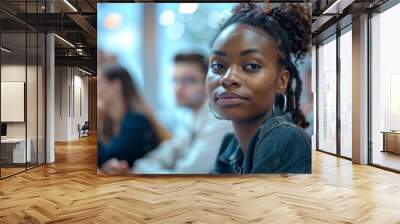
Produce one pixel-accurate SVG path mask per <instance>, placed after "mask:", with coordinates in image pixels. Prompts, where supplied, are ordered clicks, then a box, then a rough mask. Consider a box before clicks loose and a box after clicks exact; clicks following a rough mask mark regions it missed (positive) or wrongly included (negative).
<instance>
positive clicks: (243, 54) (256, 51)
mask: <svg viewBox="0 0 400 224" xmlns="http://www.w3.org/2000/svg"><path fill="white" fill-rule="evenodd" d="M254 53H258V54H261V51H260V50H258V49H255V48H251V49H247V50H244V51H242V52H240V56H245V55H246V54H254Z"/></svg>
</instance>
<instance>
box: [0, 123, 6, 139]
mask: <svg viewBox="0 0 400 224" xmlns="http://www.w3.org/2000/svg"><path fill="white" fill-rule="evenodd" d="M1 136H7V124H5V123H1Z"/></svg>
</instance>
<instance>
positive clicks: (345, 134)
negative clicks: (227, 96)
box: [339, 26, 353, 158]
mask: <svg viewBox="0 0 400 224" xmlns="http://www.w3.org/2000/svg"><path fill="white" fill-rule="evenodd" d="M339 52H340V155H341V156H344V157H347V158H351V157H352V148H351V146H352V96H353V94H352V74H353V71H352V33H351V26H349V27H347V28H346V29H345V30H343V32H342V34H341V36H340V50H339Z"/></svg>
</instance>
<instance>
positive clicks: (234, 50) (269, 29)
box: [207, 3, 311, 173]
mask: <svg viewBox="0 0 400 224" xmlns="http://www.w3.org/2000/svg"><path fill="white" fill-rule="evenodd" d="M310 41H311V13H310V11H309V9H308V7H307V5H306V4H280V5H279V6H278V7H275V8H270V7H269V6H268V5H267V4H252V3H241V4H239V5H237V6H236V7H235V8H234V9H233V15H232V16H231V17H230V18H229V19H227V20H226V21H225V23H224V24H223V25H222V27H221V29H220V31H219V33H218V34H217V36H216V37H215V39H214V40H213V41H212V43H211V55H210V63H209V65H210V69H209V72H208V76H207V88H208V93H209V98H210V110H211V112H213V113H214V115H215V116H216V117H217V118H220V119H226V120H231V121H232V124H233V127H234V134H230V135H227V136H226V137H225V139H224V141H223V143H222V146H221V149H220V152H219V157H218V158H217V162H216V167H215V170H214V171H215V173H310V172H311V139H310V137H309V136H308V135H307V134H306V133H305V132H304V130H303V129H304V128H306V127H307V126H308V125H309V123H308V122H307V121H306V120H305V116H304V114H303V112H302V111H301V109H300V103H299V101H300V95H301V92H302V81H301V79H300V77H299V72H298V70H297V68H296V66H295V63H294V62H298V61H301V60H302V59H304V57H305V56H306V55H307V54H308V52H309V49H310V47H311V45H310Z"/></svg>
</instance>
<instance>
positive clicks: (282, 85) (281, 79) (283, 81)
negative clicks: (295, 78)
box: [276, 69, 289, 93]
mask: <svg viewBox="0 0 400 224" xmlns="http://www.w3.org/2000/svg"><path fill="white" fill-rule="evenodd" d="M288 81H289V71H288V70H287V69H283V70H281V71H280V72H279V74H278V82H277V83H276V91H277V92H279V93H285V92H286V89H287V85H288Z"/></svg>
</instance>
